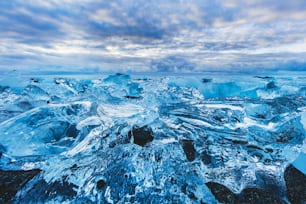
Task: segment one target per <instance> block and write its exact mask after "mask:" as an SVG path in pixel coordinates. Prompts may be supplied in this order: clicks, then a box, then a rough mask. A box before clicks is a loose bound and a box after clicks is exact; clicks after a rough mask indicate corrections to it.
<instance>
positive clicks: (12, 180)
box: [0, 169, 40, 203]
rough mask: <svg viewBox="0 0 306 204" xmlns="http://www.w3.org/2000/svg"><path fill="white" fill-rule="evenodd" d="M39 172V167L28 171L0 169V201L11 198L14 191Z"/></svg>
mask: <svg viewBox="0 0 306 204" xmlns="http://www.w3.org/2000/svg"><path fill="white" fill-rule="evenodd" d="M39 172H40V170H39V169H34V170H28V171H22V170H18V171H11V170H10V171H3V170H0V203H7V202H9V201H10V200H12V198H13V197H14V196H15V195H16V193H17V192H18V191H19V190H20V189H22V188H23V187H24V186H25V184H26V183H27V182H29V181H30V180H31V179H32V178H33V177H34V176H36V175H37V174H39Z"/></svg>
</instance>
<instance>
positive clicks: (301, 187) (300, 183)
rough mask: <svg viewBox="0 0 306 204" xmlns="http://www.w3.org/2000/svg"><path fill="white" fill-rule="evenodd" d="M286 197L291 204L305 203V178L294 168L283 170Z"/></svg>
mask: <svg viewBox="0 0 306 204" xmlns="http://www.w3.org/2000/svg"><path fill="white" fill-rule="evenodd" d="M284 177H285V181H286V187H287V197H288V199H289V201H290V202H291V203H292V204H302V203H306V176H305V174H303V173H302V172H301V171H299V170H298V169H296V168H295V167H294V166H292V165H289V166H288V167H287V168H286V170H285V175H284Z"/></svg>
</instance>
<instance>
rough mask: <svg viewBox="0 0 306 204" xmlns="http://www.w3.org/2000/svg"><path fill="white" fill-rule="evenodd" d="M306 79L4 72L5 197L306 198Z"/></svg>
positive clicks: (0, 134)
mask: <svg viewBox="0 0 306 204" xmlns="http://www.w3.org/2000/svg"><path fill="white" fill-rule="evenodd" d="M305 130H306V76H305V75H303V74H301V75H299V74H295V75H286V76H285V75H278V76H275V77H273V76H265V75H264V76H261V75H259V76H252V75H236V76H230V75H225V76H222V75H212V76H207V75H196V76H193V75H189V76H167V77H158V76H151V77H150V76H146V77H143V76H129V75H125V74H114V75H109V76H101V77H98V76H88V77H80V76H51V75H49V76H48V75H45V76H36V77H28V76H18V77H16V76H2V77H1V78H0V156H1V157H0V169H1V170H0V181H1V182H0V185H1V186H0V189H1V190H0V191H1V192H0V202H15V203H31V202H32V203H38V202H46V203H62V202H67V203H219V202H220V203H286V202H291V203H304V202H306V200H305V199H306V192H305V191H306V187H305V183H306V178H305V174H306V167H305V164H306V159H305V158H306V156H305V154H306V140H305V136H306V131H305Z"/></svg>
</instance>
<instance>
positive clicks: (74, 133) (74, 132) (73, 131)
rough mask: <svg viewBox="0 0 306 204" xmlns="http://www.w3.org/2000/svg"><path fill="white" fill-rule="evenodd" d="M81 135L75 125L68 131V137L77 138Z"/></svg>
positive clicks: (71, 125)
mask: <svg viewBox="0 0 306 204" xmlns="http://www.w3.org/2000/svg"><path fill="white" fill-rule="evenodd" d="M78 134H79V130H78V129H77V128H76V125H75V124H70V125H69V126H68V128H67V129H66V136H67V137H72V138H76V137H77V136H78Z"/></svg>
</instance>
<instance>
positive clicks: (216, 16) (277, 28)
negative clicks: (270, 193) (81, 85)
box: [0, 0, 306, 72]
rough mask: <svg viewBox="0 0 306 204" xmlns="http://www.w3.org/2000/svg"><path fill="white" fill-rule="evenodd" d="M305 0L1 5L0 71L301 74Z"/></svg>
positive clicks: (305, 57) (305, 59)
mask: <svg viewBox="0 0 306 204" xmlns="http://www.w3.org/2000/svg"><path fill="white" fill-rule="evenodd" d="M305 11H306V2H305V1H300V0H292V1H277V0H269V1H266V0H265V1H264V0H262V1H260V0H259V1H258V0H257V1H254V0H251V1H247V2H245V1H242V0H230V1H217V0H188V1H187V0H180V1H172V0H163V1H162V0H154V1H153V0H137V1H136V0H117V1H101V2H100V1H94V0H84V1H80V0H74V1H72V0H61V1H58V0H49V1H40V0H29V1H21V0H12V1H1V2H0V27H1V31H0V69H1V70H11V69H20V70H28V69H40V70H48V69H55V71H57V70H69V71H73V70H79V69H82V68H84V67H86V68H88V69H90V68H92V69H95V70H101V71H113V70H116V71H128V70H129V71H135V72H155V71H158V72H164V71H167V72H198V71H215V70H217V71H218V70H242V71H248V70H255V69H259V70H271V69H273V70H274V69H280V70H305V69H306V68H305V67H306V37H305V36H306V35H305V34H306V12H305Z"/></svg>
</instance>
